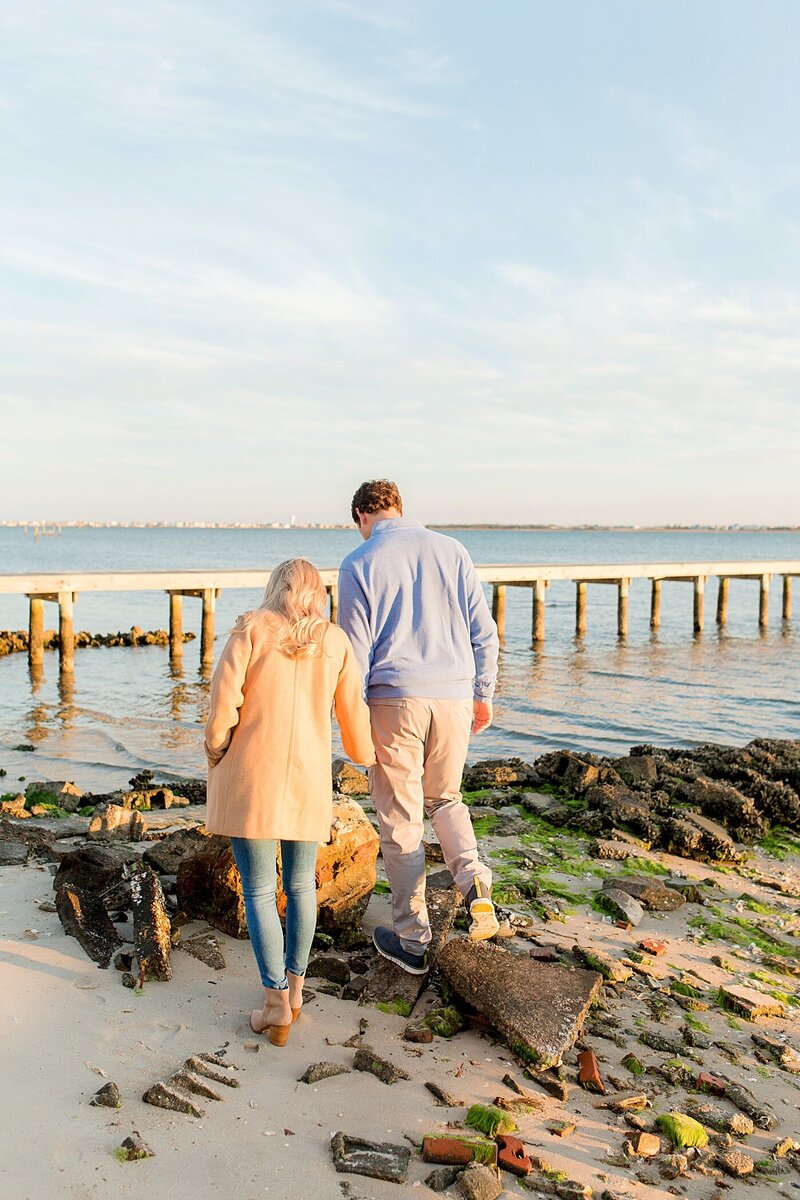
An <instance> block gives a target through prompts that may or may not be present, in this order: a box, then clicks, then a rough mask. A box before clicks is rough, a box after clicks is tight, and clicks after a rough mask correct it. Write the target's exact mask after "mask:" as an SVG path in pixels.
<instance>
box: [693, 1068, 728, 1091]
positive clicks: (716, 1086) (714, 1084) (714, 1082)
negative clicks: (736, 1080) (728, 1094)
mask: <svg viewBox="0 0 800 1200" xmlns="http://www.w3.org/2000/svg"><path fill="white" fill-rule="evenodd" d="M697 1086H698V1087H699V1088H700V1090H701V1092H713V1093H714V1095H715V1096H724V1095H725V1080H724V1079H720V1078H719V1077H718V1076H716V1075H711V1074H709V1072H708V1071H701V1072H700V1074H699V1075H698V1076H697Z"/></svg>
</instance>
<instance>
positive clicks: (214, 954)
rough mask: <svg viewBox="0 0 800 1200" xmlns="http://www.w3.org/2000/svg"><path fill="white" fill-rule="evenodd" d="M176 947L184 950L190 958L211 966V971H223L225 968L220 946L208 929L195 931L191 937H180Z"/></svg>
mask: <svg viewBox="0 0 800 1200" xmlns="http://www.w3.org/2000/svg"><path fill="white" fill-rule="evenodd" d="M178 948H179V949H180V950H185V951H186V953H187V954H191V956H192V958H197V959H199V960H200V962H202V963H205V965H206V966H207V967H211V969H212V971H223V970H224V969H225V956H224V954H223V953H222V947H221V946H220V944H219V941H218V939H217V938H216V937H215V936H214V934H213V933H211V931H210V930H209V931H208V932H207V933H196V934H194V936H193V937H190V938H185V939H181V941H180V942H178Z"/></svg>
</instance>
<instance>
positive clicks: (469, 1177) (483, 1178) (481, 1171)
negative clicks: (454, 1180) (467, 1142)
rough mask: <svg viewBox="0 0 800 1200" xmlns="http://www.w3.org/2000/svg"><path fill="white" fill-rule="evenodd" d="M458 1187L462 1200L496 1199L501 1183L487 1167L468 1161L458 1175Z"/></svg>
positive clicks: (501, 1186)
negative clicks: (468, 1163) (466, 1165)
mask: <svg viewBox="0 0 800 1200" xmlns="http://www.w3.org/2000/svg"><path fill="white" fill-rule="evenodd" d="M458 1189H459V1191H460V1192H461V1195H462V1196H463V1197H464V1200H497V1197H498V1196H500V1195H501V1194H502V1192H503V1185H502V1183H500V1181H499V1179H498V1178H497V1176H496V1175H495V1173H494V1172H493V1171H491V1170H490V1169H489V1167H484V1166H482V1165H481V1164H480V1163H470V1165H469V1166H468V1167H465V1168H464V1170H463V1171H462V1173H461V1174H460V1175H459V1177H458Z"/></svg>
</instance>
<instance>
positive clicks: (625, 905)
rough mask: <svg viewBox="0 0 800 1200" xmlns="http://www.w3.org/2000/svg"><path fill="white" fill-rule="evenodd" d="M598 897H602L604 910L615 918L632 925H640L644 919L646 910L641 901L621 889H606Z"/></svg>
mask: <svg viewBox="0 0 800 1200" xmlns="http://www.w3.org/2000/svg"><path fill="white" fill-rule="evenodd" d="M597 895H598V896H601V897H602V902H603V907H604V909H605V910H606V912H610V913H611V915H612V916H613V917H617V918H618V919H620V920H623V921H627V922H629V923H630V924H631V925H638V924H639V923H640V921H642V920H643V919H644V908H643V907H642V905H641V904H640V903H639V901H638V900H635V899H634V897H633V896H629V895H628V893H627V892H623V891H622V890H621V889H620V888H615V887H613V888H605V889H603V891H602V892H598V893H597Z"/></svg>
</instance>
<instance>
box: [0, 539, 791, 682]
mask: <svg viewBox="0 0 800 1200" xmlns="http://www.w3.org/2000/svg"><path fill="white" fill-rule="evenodd" d="M476 570H477V573H478V577H479V579H480V580H481V581H482V582H483V583H486V584H490V585H491V587H492V615H493V616H494V619H495V621H496V622H497V627H498V631H499V633H500V636H501V637H502V636H503V634H504V632H505V611H506V590H507V588H509V587H524V588H530V589H531V590H532V592H533V603H532V622H531V635H532V640H533V643H534V645H536V644H539V643H541V642H542V641H543V640H544V636H545V596H546V592H547V588H548V587H549V586H550V584H551V583H552V582H553V581H554V580H567V581H570V582H572V583H574V584H575V632H576V634H577V635H578V636H582V635H583V634H584V633H585V632H586V621H587V616H586V600H587V589H588V586H589V584H610V585H612V586H614V587H616V588H617V631H618V633H619V636H620V637H625V636H626V635H627V632H628V591H629V588H630V585H631V583H632V582H633V580H635V579H644V580H647V581H649V583H650V588H651V593H650V625H651V627H652V628H653V629H657V628H658V626H659V624H660V622H661V585H662V583H663V582H665V581H675V582H683V583H690V584H691V585H692V588H693V595H694V604H693V627H694V632H695V633H700V632H701V631H702V629H703V624H704V599H705V588H706V583H707V582H708V580H709V579H711V578H716V579H718V581H719V586H718V589H717V608H716V620H717V623H718V624H719V625H724V624H725V622H726V620H727V614H728V593H729V585H730V580H731V579H755V580H758V583H759V604H758V620H759V626H760V627H761V628H762V629H765V628H766V627H767V623H768V614H769V587H770V581H771V579H772V578H773V577H780V578H782V580H783V596H782V609H781V612H782V619H783V620H784V621H789V620H790V619H791V615H792V579H793V578H796V577H797V576H800V561H789V562H786V561H759V560H753V561H736V560H733V561H727V562H672V563H602V564H600V563H526V564H516V563H505V564H496V565H494V564H491V565H484V566H476ZM320 574H321V575H322V580H323V583H324V584H325V587H326V588H327V591H328V593H329V595H330V597H331V616H332V619H334V620H335V619H336V609H337V591H338V586H337V585H338V569H337V568H335V567H327V568H323V569H322V570H321V571H320ZM269 576H270V572H269V571H268V570H224V569H220V570H215V569H213V568H209V569H195V570H188V571H79V572H68V573H64V574H60V573H56V572H50V573H33V574H24V575H11V574H0V594H5V595H24V596H27V597H28V599H29V602H30V619H29V638H28V656H29V658H30V661H31V663H32V664H33V665H39V664H41V662H42V659H43V655H44V646H43V638H44V605H45V602H47V601H51V602H53V603H56V604H58V610H59V651H60V665H61V669H62V670H63V671H72V670H73V667H74V642H75V636H74V624H73V622H74V605H75V600H76V598H77V596H78V595H79V594H80V593H81V592H84V593H85V592H145V591H147V592H152V591H163V592H165V593H166V594H167V595H168V596H169V614H170V654H171V656H172V657H175V658H177V657H180V655H181V654H182V653H183V637H182V632H183V597H184V596H193V597H197V598H198V599H200V600H201V601H202V606H203V607H202V625H201V637H200V660H201V662H202V663H206V664H208V663H210V662H212V661H213V658H214V611H215V608H216V601H217V598H218V596H219V593H220V591H221V590H222V589H223V588H225V589H226V590H240V589H256V588H263V587H264V586H265V585H266V583H267V580H268V579H269Z"/></svg>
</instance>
